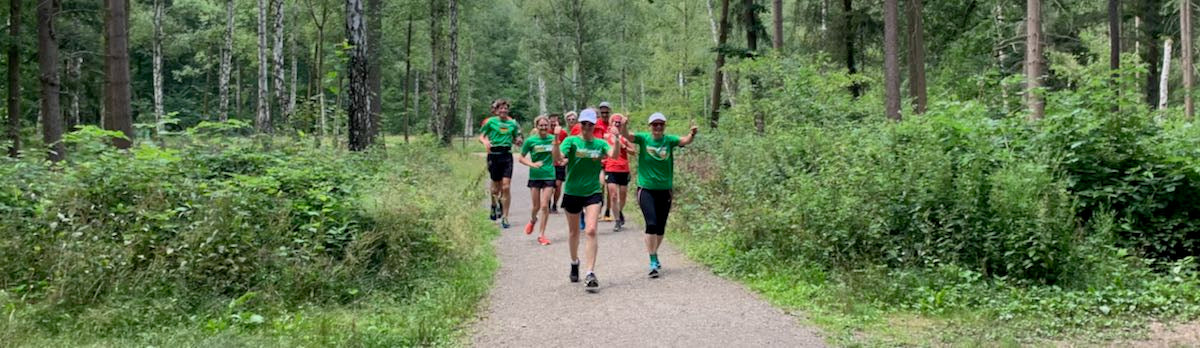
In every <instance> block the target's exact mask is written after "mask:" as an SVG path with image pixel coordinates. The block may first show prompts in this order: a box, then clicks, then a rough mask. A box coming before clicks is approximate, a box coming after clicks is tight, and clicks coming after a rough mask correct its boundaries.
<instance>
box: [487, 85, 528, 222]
mask: <svg viewBox="0 0 1200 348" xmlns="http://www.w3.org/2000/svg"><path fill="white" fill-rule="evenodd" d="M492 114H493V115H496V117H491V118H488V119H487V121H484V123H483V126H482V127H480V128H479V142H480V143H483V147H484V148H486V149H488V155H487V168H488V174H489V175H490V176H491V178H492V215H491V218H492V220H496V219H497V218H498V219H500V227H502V228H508V227H509V226H511V225H510V224H509V223H508V205H509V201H510V200H511V199H512V198H511V197H512V195H511V193H510V192H509V185H510V184H511V182H512V168H513V158H512V147H513V145H514V144H516V145H518V146H520V145H521V142H522V141H523V140H524V139H522V136H521V125H520V124H518V123H517V120H514V119H513V118H512V117H509V116H508V101H507V100H504V99H496V101H494V102H492Z"/></svg>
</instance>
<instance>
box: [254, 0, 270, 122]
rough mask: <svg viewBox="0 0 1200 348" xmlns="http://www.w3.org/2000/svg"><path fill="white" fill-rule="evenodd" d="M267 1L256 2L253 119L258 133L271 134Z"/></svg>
mask: <svg viewBox="0 0 1200 348" xmlns="http://www.w3.org/2000/svg"><path fill="white" fill-rule="evenodd" d="M267 7H268V5H267V0H258V112H257V113H256V114H255V117H254V127H255V128H257V129H258V131H259V132H263V133H270V132H271V102H270V100H269V99H267V93H268V92H269V91H268V88H269V87H268V83H269V82H267V75H268V73H267V71H268V67H269V66H270V62H269V61H267V50H268V49H269V48H268V46H267V45H268V43H267V20H268V19H267Z"/></svg>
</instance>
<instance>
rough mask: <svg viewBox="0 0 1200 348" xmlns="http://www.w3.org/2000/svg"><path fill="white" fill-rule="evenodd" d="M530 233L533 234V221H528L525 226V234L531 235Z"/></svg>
mask: <svg viewBox="0 0 1200 348" xmlns="http://www.w3.org/2000/svg"><path fill="white" fill-rule="evenodd" d="M532 233H533V221H530V222H529V223H527V224H525V234H532Z"/></svg>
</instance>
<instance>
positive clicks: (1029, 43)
mask: <svg viewBox="0 0 1200 348" xmlns="http://www.w3.org/2000/svg"><path fill="white" fill-rule="evenodd" d="M1025 12H1026V15H1025V103H1026V105H1027V107H1028V108H1029V119H1031V120H1040V119H1042V117H1043V116H1044V115H1045V114H1046V104H1045V101H1043V100H1042V96H1041V95H1040V92H1038V89H1039V88H1041V86H1042V74H1043V71H1045V70H1044V69H1043V68H1042V67H1043V65H1044V64H1045V60H1044V58H1043V57H1042V1H1041V0H1026V2H1025Z"/></svg>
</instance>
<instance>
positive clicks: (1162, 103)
mask: <svg viewBox="0 0 1200 348" xmlns="http://www.w3.org/2000/svg"><path fill="white" fill-rule="evenodd" d="M1162 58H1163V59H1162V60H1163V62H1162V74H1160V76H1159V79H1158V109H1159V110H1163V109H1166V108H1167V96H1168V95H1170V93H1167V92H1168V91H1167V86H1168V85H1167V81H1169V79H1168V78H1169V77H1171V38H1169V37H1168V38H1166V39H1165V40H1163V55H1162Z"/></svg>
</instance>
